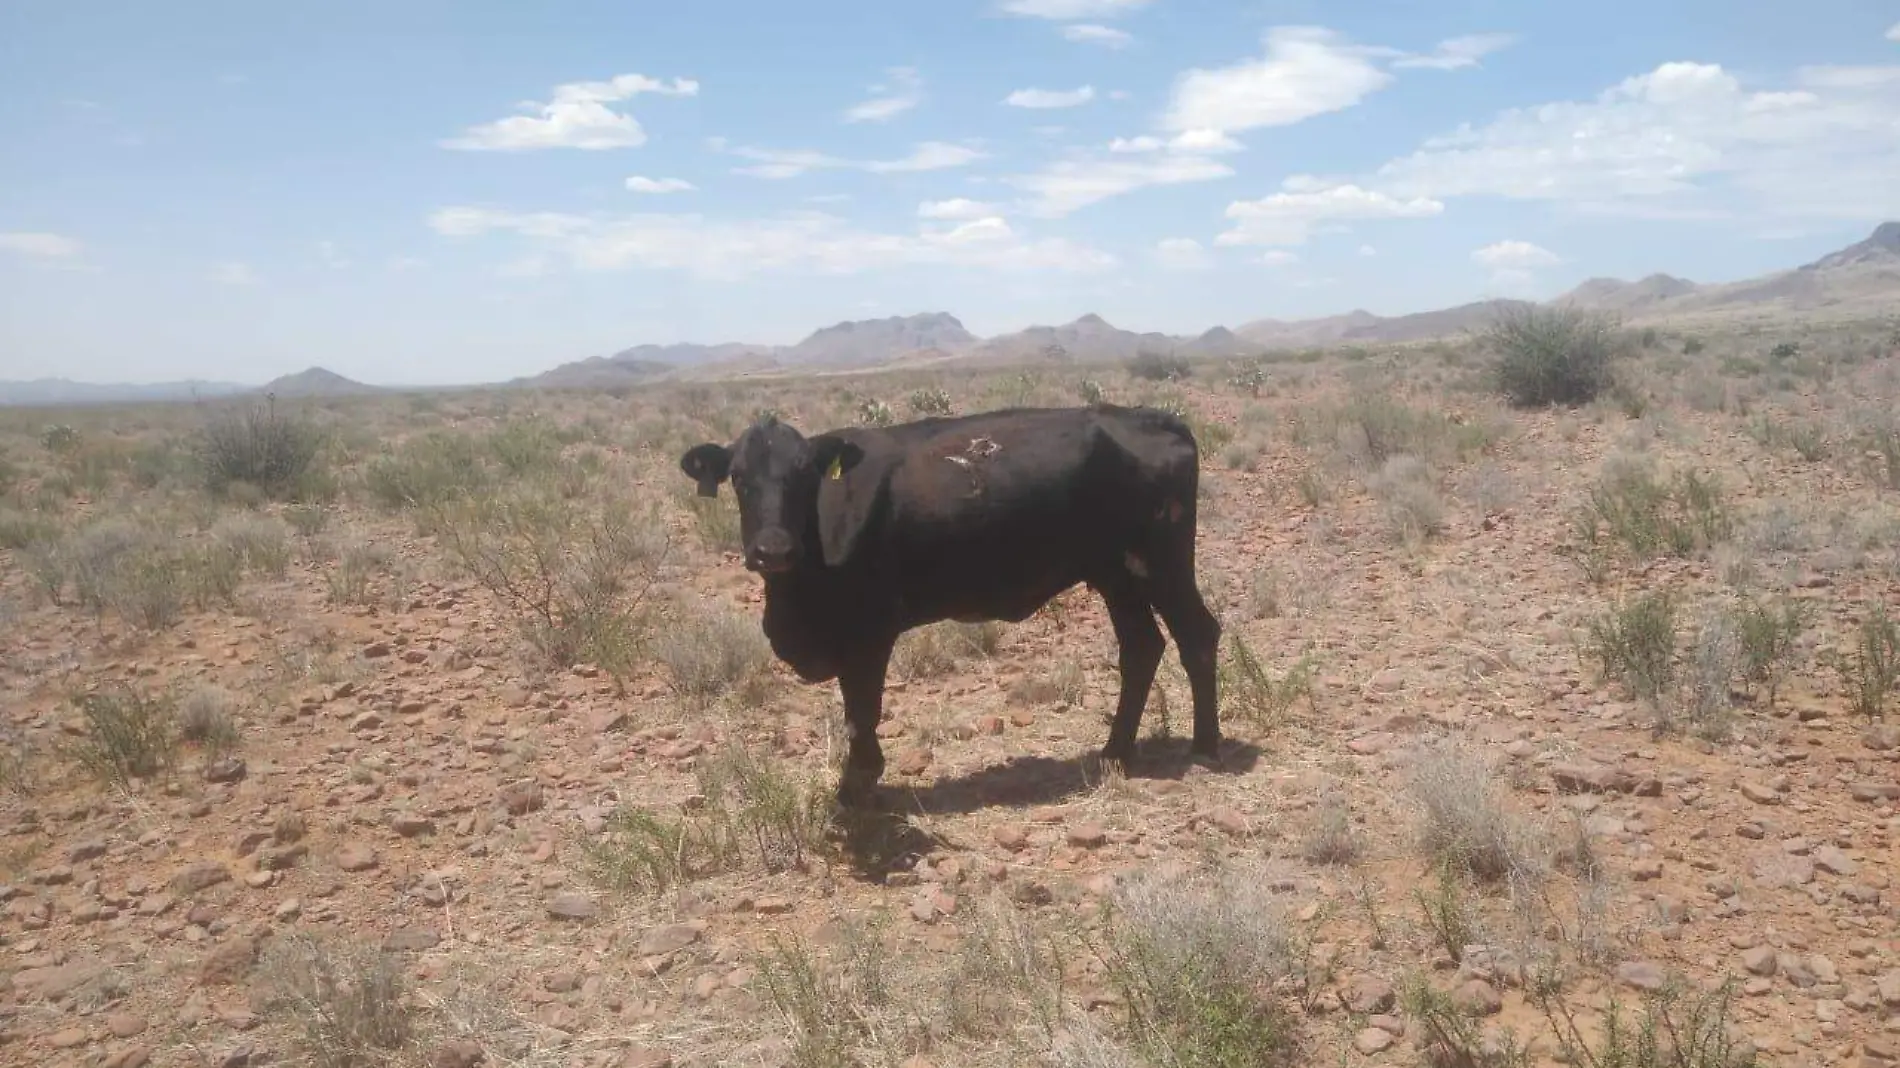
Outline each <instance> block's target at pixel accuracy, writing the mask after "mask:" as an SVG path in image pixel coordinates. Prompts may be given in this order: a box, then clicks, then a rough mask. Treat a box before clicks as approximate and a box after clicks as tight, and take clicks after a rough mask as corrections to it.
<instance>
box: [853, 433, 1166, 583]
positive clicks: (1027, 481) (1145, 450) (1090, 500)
mask: <svg viewBox="0 0 1900 1068" xmlns="http://www.w3.org/2000/svg"><path fill="white" fill-rule="evenodd" d="M894 429H898V430H901V431H902V432H903V433H902V436H898V437H895V439H894V440H893V441H891V442H890V443H888V446H887V447H894V448H896V449H897V450H898V455H897V456H896V457H895V458H894V459H893V461H892V464H891V467H890V469H889V475H888V479H889V482H888V486H887V492H888V494H889V498H888V504H889V508H888V511H887V512H886V513H885V522H884V524H883V525H884V529H883V530H882V531H881V532H880V533H879V536H878V537H877V541H878V542H879V546H880V549H879V558H880V566H879V570H880V571H882V572H883V573H884V575H885V579H886V582H885V584H886V585H887V586H888V587H889V588H891V589H892V591H893V592H894V593H896V594H897V595H898V596H899V597H900V598H901V599H902V600H903V601H904V602H905V603H906V605H907V606H908V610H907V612H906V614H911V613H914V612H921V613H923V614H925V615H933V616H934V615H938V614H940V613H941V614H947V615H950V616H952V617H954V616H955V615H957V614H958V606H960V605H962V606H974V605H976V604H978V603H979V602H980V603H981V605H982V606H983V608H982V609H981V611H995V610H997V609H996V605H997V604H998V603H999V601H1000V602H1008V603H1007V604H1005V605H1004V607H1003V608H1001V609H1000V611H1002V613H1003V614H1004V616H1005V617H1006V618H1007V617H1008V616H1010V615H1013V614H1017V613H1020V614H1023V615H1027V614H1028V613H1030V612H1033V611H1034V610H1035V608H1036V607H1038V606H1040V605H1041V604H1042V603H1043V602H1044V601H1046V600H1047V599H1048V598H1049V597H1051V596H1053V595H1054V594H1055V593H1056V592H1059V591H1060V590H1062V589H1065V588H1067V587H1068V586H1071V585H1074V584H1075V583H1077V582H1080V581H1085V580H1087V579H1089V578H1090V577H1092V575H1093V574H1094V573H1095V572H1097V571H1099V570H1100V569H1102V568H1104V567H1111V566H1123V565H1122V564H1121V563H1120V561H1122V560H1123V558H1124V557H1125V555H1126V553H1127V552H1128V551H1129V549H1130V547H1131V546H1139V545H1142V544H1145V541H1144V539H1146V538H1147V536H1148V535H1149V533H1150V532H1151V531H1152V529H1153V528H1154V526H1155V525H1156V523H1157V522H1165V521H1167V517H1168V516H1169V515H1170V514H1172V515H1173V517H1174V518H1175V521H1178V520H1179V519H1180V518H1181V516H1182V514H1183V511H1184V508H1185V509H1191V506H1192V503H1193V496H1194V492H1195V489H1194V478H1195V450H1194V446H1193V441H1192V438H1191V437H1190V436H1188V435H1187V433H1186V429H1185V427H1184V426H1182V425H1181V424H1180V423H1179V421H1178V420H1174V418H1173V417H1172V416H1170V415H1168V414H1167V413H1163V412H1155V411H1152V410H1142V409H1117V408H1077V409H1013V410H1005V411H1001V412H992V413H984V414H982V415H978V416H973V417H966V418H962V419H946V420H932V421H929V422H928V423H918V424H910V425H908V426H905V427H902V428H894ZM1189 514H1191V512H1189ZM1190 536H1191V534H1190ZM971 610H972V611H973V612H975V611H977V610H976V609H974V608H972V609H971Z"/></svg>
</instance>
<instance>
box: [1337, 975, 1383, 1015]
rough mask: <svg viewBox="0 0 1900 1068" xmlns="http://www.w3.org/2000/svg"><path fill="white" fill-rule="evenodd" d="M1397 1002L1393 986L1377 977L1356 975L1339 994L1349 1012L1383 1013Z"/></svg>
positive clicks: (1341, 1001)
mask: <svg viewBox="0 0 1900 1068" xmlns="http://www.w3.org/2000/svg"><path fill="white" fill-rule="evenodd" d="M1395 1000H1396V993H1395V992H1394V991H1393V989H1392V984H1391V983H1388V982H1386V981H1385V980H1384V979H1381V978H1379V977H1378V976H1376V975H1356V976H1354V977H1353V978H1352V980H1351V981H1349V982H1348V983H1347V984H1346V988H1345V989H1344V990H1341V991H1340V992H1339V1002H1340V1004H1342V1005H1344V1006H1345V1007H1346V1011H1348V1012H1355V1013H1368V1014H1369V1013H1382V1012H1385V1011H1387V1010H1388V1009H1390V1008H1391V1007H1392V1004H1393V1002H1394V1001H1395Z"/></svg>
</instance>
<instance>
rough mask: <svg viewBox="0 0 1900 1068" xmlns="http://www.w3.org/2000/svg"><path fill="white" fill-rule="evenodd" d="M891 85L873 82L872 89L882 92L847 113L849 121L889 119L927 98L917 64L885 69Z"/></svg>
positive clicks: (880, 120)
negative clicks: (915, 65) (874, 83)
mask: <svg viewBox="0 0 1900 1068" xmlns="http://www.w3.org/2000/svg"><path fill="white" fill-rule="evenodd" d="M885 73H886V74H888V75H889V76H890V79H891V81H890V84H888V85H873V86H871V92H873V93H881V94H883V95H881V96H873V97H872V98H871V99H869V100H866V101H864V102H863V103H861V104H855V105H853V106H851V107H849V108H847V109H845V113H844V121H846V122H889V121H890V120H891V119H894V118H896V117H897V116H899V115H901V114H903V113H904V112H906V111H909V110H910V109H911V108H914V107H916V106H917V105H918V104H919V103H920V102H921V101H922V100H923V98H924V80H923V78H922V77H921V76H919V75H918V73H917V70H916V68H914V67H892V68H891V69H890V70H888V71H886V72H885Z"/></svg>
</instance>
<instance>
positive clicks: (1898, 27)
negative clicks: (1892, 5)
mask: <svg viewBox="0 0 1900 1068" xmlns="http://www.w3.org/2000/svg"><path fill="white" fill-rule="evenodd" d="M1887 40H1889V41H1900V22H1896V23H1894V24H1893V25H1891V26H1889V27H1887Z"/></svg>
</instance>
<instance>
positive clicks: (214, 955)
mask: <svg viewBox="0 0 1900 1068" xmlns="http://www.w3.org/2000/svg"><path fill="white" fill-rule="evenodd" d="M257 950H258V946H257V943H256V941H254V940H252V939H249V938H233V939H231V940H230V941H228V942H222V943H220V944H218V945H217V946H216V947H214V948H213V949H212V950H211V952H209V953H207V954H205V956H204V959H203V960H201V961H199V962H198V982H199V983H200V984H201V985H203V986H233V985H236V984H237V983H238V982H240V981H241V980H242V979H243V978H244V976H245V975H246V974H247V973H248V972H250V970H251V965H253V964H255V963H257Z"/></svg>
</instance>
